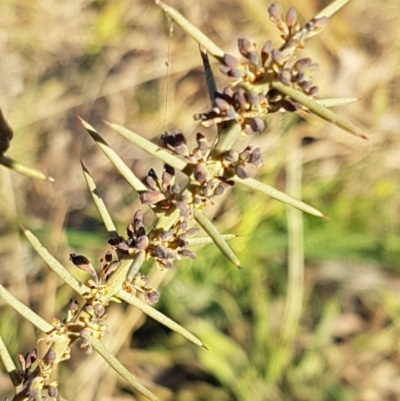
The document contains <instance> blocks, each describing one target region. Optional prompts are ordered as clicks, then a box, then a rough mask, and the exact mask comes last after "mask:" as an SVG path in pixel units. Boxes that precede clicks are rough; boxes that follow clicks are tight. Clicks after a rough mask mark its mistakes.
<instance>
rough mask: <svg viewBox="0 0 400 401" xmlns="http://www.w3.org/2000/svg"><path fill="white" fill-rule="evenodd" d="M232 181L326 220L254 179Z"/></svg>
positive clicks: (237, 178) (235, 178)
mask: <svg viewBox="0 0 400 401" xmlns="http://www.w3.org/2000/svg"><path fill="white" fill-rule="evenodd" d="M232 180H233V181H235V182H237V183H240V184H242V185H245V186H246V187H249V188H251V189H254V190H256V191H260V192H263V193H264V194H267V195H268V196H270V197H271V198H274V199H276V200H278V201H280V202H283V203H285V204H286V205H289V206H293V207H295V208H296V209H299V210H302V211H303V212H306V213H309V214H312V215H313V216H317V217H321V218H323V219H327V217H326V216H325V215H324V214H322V213H321V212H320V211H319V210H317V209H315V208H313V207H312V206H309V205H307V204H306V203H304V202H302V201H300V200H298V199H295V198H292V197H291V196H289V195H287V194H285V193H284V192H281V191H278V190H277V189H275V188H274V187H271V186H269V185H267V184H264V183H262V182H260V181H257V180H255V179H254V178H246V179H244V180H243V179H242V178H239V177H233V178H232Z"/></svg>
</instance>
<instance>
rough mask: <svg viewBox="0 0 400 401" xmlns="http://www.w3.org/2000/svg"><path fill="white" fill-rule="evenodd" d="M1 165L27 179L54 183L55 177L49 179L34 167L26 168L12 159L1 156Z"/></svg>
mask: <svg viewBox="0 0 400 401" xmlns="http://www.w3.org/2000/svg"><path fill="white" fill-rule="evenodd" d="M0 164H2V165H3V166H4V167H7V168H9V169H11V170H14V171H15V172H17V173H19V174H22V175H26V176H27V177H30V178H37V179H38V180H48V181H50V182H54V178H53V177H49V176H47V175H46V174H44V173H42V172H41V171H39V170H36V169H34V168H32V167H28V166H25V165H24V164H22V163H20V162H17V161H16V160H14V159H11V158H10V157H7V156H4V155H0Z"/></svg>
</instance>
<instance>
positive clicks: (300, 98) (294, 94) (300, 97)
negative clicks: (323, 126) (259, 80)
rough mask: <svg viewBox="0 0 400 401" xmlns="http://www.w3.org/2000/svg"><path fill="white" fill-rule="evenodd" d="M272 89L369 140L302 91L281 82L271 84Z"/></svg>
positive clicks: (351, 132) (358, 130) (350, 124)
mask: <svg viewBox="0 0 400 401" xmlns="http://www.w3.org/2000/svg"><path fill="white" fill-rule="evenodd" d="M271 87H272V88H274V89H276V90H278V91H279V92H281V93H283V94H284V95H287V96H289V97H290V98H291V99H293V100H295V101H296V102H299V103H301V104H302V105H304V106H305V107H307V108H308V109H309V110H310V111H311V112H312V113H314V114H316V115H317V116H319V117H321V118H323V119H324V120H326V121H328V122H330V123H332V124H335V125H337V126H338V127H340V128H342V129H344V130H345V131H347V132H349V133H350V134H353V135H355V136H357V137H359V138H362V139H368V137H367V136H366V135H365V134H364V133H363V132H362V131H361V130H360V129H359V128H357V127H356V126H355V125H353V124H352V123H350V122H349V121H347V120H346V119H345V118H343V117H340V116H338V115H336V114H335V113H333V112H332V111H331V110H329V109H327V108H325V107H324V106H322V105H321V104H318V102H317V101H315V100H314V99H311V98H309V97H308V96H306V95H305V94H303V93H301V92H300V91H298V90H296V89H293V88H290V87H289V86H286V85H284V84H282V83H281V82H275V81H274V82H271Z"/></svg>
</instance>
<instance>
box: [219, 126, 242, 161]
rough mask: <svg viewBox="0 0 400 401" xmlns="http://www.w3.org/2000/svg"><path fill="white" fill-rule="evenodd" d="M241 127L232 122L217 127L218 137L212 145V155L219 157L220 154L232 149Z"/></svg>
mask: <svg viewBox="0 0 400 401" xmlns="http://www.w3.org/2000/svg"><path fill="white" fill-rule="evenodd" d="M241 133H242V127H241V125H240V124H237V123H236V122H234V121H230V122H228V123H225V124H219V125H218V136H217V138H216V139H215V142H214V143H213V151H212V154H213V155H214V156H216V157H217V156H219V155H220V154H221V153H222V152H226V151H227V150H229V149H232V146H233V144H234V143H235V142H236V141H237V140H238V139H239V137H240V134H241Z"/></svg>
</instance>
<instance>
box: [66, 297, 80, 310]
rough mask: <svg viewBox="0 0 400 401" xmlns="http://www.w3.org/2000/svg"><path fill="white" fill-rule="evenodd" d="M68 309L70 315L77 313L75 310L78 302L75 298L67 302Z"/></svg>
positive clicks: (77, 307)
mask: <svg viewBox="0 0 400 401" xmlns="http://www.w3.org/2000/svg"><path fill="white" fill-rule="evenodd" d="M68 309H69V310H70V311H71V312H72V313H75V312H77V310H78V309H79V303H78V301H77V300H76V298H71V299H70V300H69V305H68Z"/></svg>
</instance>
